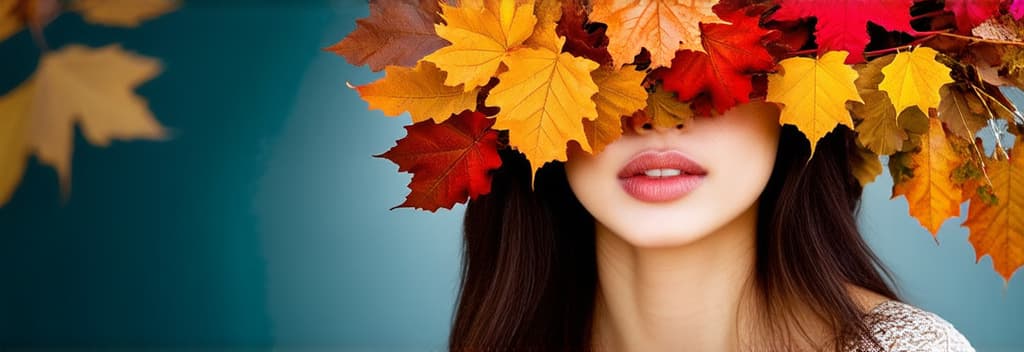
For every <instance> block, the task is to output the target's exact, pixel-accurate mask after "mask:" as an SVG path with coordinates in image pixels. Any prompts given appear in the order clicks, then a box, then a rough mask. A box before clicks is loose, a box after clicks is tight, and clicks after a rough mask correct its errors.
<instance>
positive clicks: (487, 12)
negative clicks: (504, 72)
mask: <svg viewBox="0 0 1024 352" xmlns="http://www.w3.org/2000/svg"><path fill="white" fill-rule="evenodd" d="M484 5H486V6H484V7H476V6H466V7H453V6H448V5H446V4H441V11H442V15H441V17H443V18H444V20H445V22H446V24H438V25H435V26H434V29H435V30H436V31H437V34H438V35H439V36H441V38H444V39H445V40H447V41H449V42H451V45H449V46H446V47H443V48H441V49H438V50H437V51H435V52H433V53H431V54H430V55H427V56H426V57H424V58H423V60H425V61H429V62H432V63H434V64H435V65H437V67H438V68H440V69H441V70H443V71H445V72H447V73H448V77H447V78H445V82H444V83H445V84H446V85H449V86H457V85H459V84H464V85H465V86H463V89H465V90H467V91H468V90H472V89H474V88H476V87H479V86H482V85H485V84H487V81H489V80H490V79H491V77H493V76H494V74H495V72H497V71H498V67H499V66H500V65H501V63H502V62H505V60H507V58H508V57H509V55H510V51H512V50H513V49H515V48H516V47H518V46H519V45H521V44H523V42H524V41H526V39H527V38H529V37H530V35H531V34H533V29H534V26H535V25H536V24H537V17H536V16H534V15H533V3H532V2H531V3H526V4H522V5H517V4H516V3H515V1H514V0H486V1H485V2H484Z"/></svg>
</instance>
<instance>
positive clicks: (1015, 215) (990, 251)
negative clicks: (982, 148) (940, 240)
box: [961, 146, 1024, 281]
mask: <svg viewBox="0 0 1024 352" xmlns="http://www.w3.org/2000/svg"><path fill="white" fill-rule="evenodd" d="M1014 149H1017V147H1016V146H1015V147H1014ZM1017 151H1018V150H1013V151H1011V152H1017ZM1019 154H1020V153H1010V160H1006V159H1002V158H1001V159H1000V160H987V161H986V162H985V169H986V173H987V174H988V177H989V179H990V180H991V181H992V184H991V188H989V189H987V191H985V190H983V189H979V190H981V192H978V193H976V194H974V196H973V197H972V198H971V202H970V206H969V207H968V209H967V220H966V221H964V223H963V224H962V225H961V226H964V227H967V228H968V229H970V236H969V237H968V241H970V242H971V245H972V246H974V253H975V257H976V260H981V257H983V256H985V255H989V256H991V257H992V265H993V266H994V267H995V270H996V272H998V273H999V274H1000V275H1002V277H1003V279H1005V280H1007V281H1009V280H1010V277H1011V276H1012V275H1013V273H1014V271H1016V270H1017V269H1018V268H1020V267H1021V265H1024V154H1020V155H1019ZM985 192H991V193H994V194H995V200H996V201H995V203H994V204H993V203H991V202H990V201H989V200H988V199H986V196H991V194H985Z"/></svg>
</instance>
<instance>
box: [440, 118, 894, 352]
mask: <svg viewBox="0 0 1024 352" xmlns="http://www.w3.org/2000/svg"><path fill="white" fill-rule="evenodd" d="M854 143H855V142H854V139H853V133H852V131H850V130H848V129H846V128H843V127H840V128H839V129H837V130H835V131H833V132H832V133H830V134H829V135H827V136H826V137H824V138H823V139H822V140H821V141H820V142H819V144H818V146H817V148H816V151H815V154H814V157H813V158H810V159H809V160H808V158H809V157H810V148H809V146H808V144H807V141H806V139H805V138H804V137H803V135H801V134H800V133H799V132H798V131H797V130H796V129H794V128H792V127H791V126H785V127H783V129H782V133H781V136H780V140H779V146H778V156H777V157H776V162H775V165H774V169H773V171H772V175H771V177H770V179H769V181H768V184H767V186H766V188H765V190H764V192H763V193H762V195H761V198H760V200H759V202H760V203H759V208H758V219H757V239H756V254H755V255H756V260H755V268H754V275H753V284H754V288H755V292H756V293H757V295H758V296H757V297H756V298H757V299H758V301H759V302H761V304H762V305H763V309H762V314H764V316H762V317H761V319H759V320H761V321H763V324H765V326H764V330H765V331H766V332H767V333H766V335H768V336H774V337H775V338H773V339H772V341H768V342H766V343H765V346H758V347H757V348H758V349H767V350H790V349H794V348H795V346H797V341H799V340H798V339H800V338H803V339H809V337H808V334H806V333H805V330H804V326H803V325H802V324H801V321H800V320H799V319H798V318H797V313H796V310H795V309H794V308H795V307H798V306H800V307H806V308H804V309H810V311H811V312H813V313H814V315H815V316H817V318H819V319H820V321H821V322H823V323H824V324H825V325H826V326H827V327H828V328H829V329H830V332H831V333H832V335H833V339H832V341H829V343H828V345H829V346H831V348H832V349H834V350H836V351H839V350H841V349H842V348H843V347H844V346H847V345H848V344H850V343H852V342H853V341H854V340H855V339H857V338H859V337H862V336H870V335H869V334H867V327H866V326H864V323H863V321H862V317H863V314H864V313H865V312H864V311H863V310H862V309H860V307H859V305H858V304H857V303H856V302H855V301H854V300H853V299H852V297H851V296H850V294H849V292H848V291H847V285H848V284H853V285H857V286H860V287H863V288H866V289H868V290H871V291H874V292H876V293H878V294H881V295H882V296H885V297H887V298H889V299H893V300H895V299H897V297H896V294H895V293H894V291H893V290H892V288H890V286H889V284H888V283H887V281H886V280H885V278H887V277H890V276H891V275H889V273H888V272H887V271H886V270H885V269H884V267H883V266H882V265H881V263H880V261H879V260H878V258H877V257H876V256H875V255H874V253H872V251H871V249H870V248H869V247H868V246H867V245H866V244H865V242H864V240H863V239H862V237H861V234H860V232H859V230H858V229H857V224H856V213H857V209H858V207H859V203H860V198H861V193H862V188H861V186H860V184H859V183H858V181H857V179H856V178H855V177H854V176H853V173H852V166H851V165H852V162H853V161H854V160H855V158H856V157H857V156H856V154H855V153H856V149H855V148H856V145H855V144H854ZM501 156H502V160H503V162H504V164H503V166H502V167H501V168H500V169H499V170H497V171H496V172H495V173H494V175H493V176H494V179H493V183H492V185H493V186H492V190H491V192H490V193H489V194H488V195H486V196H481V197H478V198H477V199H476V200H473V201H471V202H469V204H468V206H467V207H466V213H465V219H464V222H463V226H464V229H463V230H464V235H465V238H464V248H463V250H464V253H463V258H462V281H461V289H460V293H459V298H458V302H457V308H456V311H455V317H454V322H453V326H452V330H451V334H450V336H449V349H450V350H451V351H496V350H500V351H508V350H515V351H530V350H535V351H588V350H590V348H591V347H590V343H591V341H590V340H591V322H592V319H593V308H594V301H595V294H596V290H597V287H598V281H597V280H598V278H597V261H596V254H595V232H594V219H593V217H592V216H591V215H590V214H589V213H588V212H587V211H586V210H585V209H584V208H583V206H582V205H581V204H580V203H579V201H578V200H577V199H576V197H575V195H573V193H572V190H571V189H570V188H569V184H568V181H567V179H566V175H565V168H564V164H561V163H552V164H549V165H547V166H545V167H544V168H542V169H541V170H540V171H539V172H538V174H537V176H536V182H535V184H534V188H533V189H531V184H530V167H529V164H528V163H527V161H526V159H525V158H524V157H523V156H522V155H521V154H519V153H518V152H515V151H502V152H501ZM806 341H807V342H810V341H809V340H806Z"/></svg>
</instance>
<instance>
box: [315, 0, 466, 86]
mask: <svg viewBox="0 0 1024 352" xmlns="http://www.w3.org/2000/svg"><path fill="white" fill-rule="evenodd" d="M440 10H441V7H440V5H439V3H438V1H437V0H374V1H370V17H367V18H363V19H359V20H357V21H356V24H357V25H358V26H357V27H356V29H355V30H354V31H352V33H349V34H348V35H347V36H345V38H344V39H342V40H341V41H340V42H338V43H336V44H334V45H332V46H330V47H328V48H326V49H325V50H328V51H332V52H334V53H336V54H338V55H341V56H342V57H344V58H345V60H346V61H348V62H349V63H350V64H352V65H356V66H362V65H365V64H369V65H370V69H371V70H373V71H380V70H382V69H384V67H385V66H387V65H399V66H407V67H412V66H416V61H419V60H420V59H422V58H423V57H424V56H426V55H427V54H429V53H431V52H433V51H434V50H437V49H438V48H441V47H443V46H445V45H447V44H448V42H447V41H445V40H444V39H442V38H441V37H439V36H437V34H436V33H435V32H434V23H436V22H440V21H441V15H440V14H438V12H439V11H440Z"/></svg>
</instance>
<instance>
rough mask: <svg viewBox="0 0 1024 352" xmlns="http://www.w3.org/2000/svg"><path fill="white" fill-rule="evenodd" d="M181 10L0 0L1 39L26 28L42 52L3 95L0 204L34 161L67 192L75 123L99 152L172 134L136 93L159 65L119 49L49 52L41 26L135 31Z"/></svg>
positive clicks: (107, 0) (150, 4)
mask: <svg viewBox="0 0 1024 352" xmlns="http://www.w3.org/2000/svg"><path fill="white" fill-rule="evenodd" d="M177 6H178V5H177V2H176V1H175V0H132V1H122V0H71V1H59V0H0V41H4V40H7V39H8V38H10V37H11V36H13V35H14V34H17V33H18V32H20V31H22V30H26V29H27V30H29V31H31V32H32V36H33V39H34V40H35V41H36V44H37V46H38V47H39V49H40V50H41V51H42V54H41V55H40V58H39V65H38V67H37V69H36V71H35V72H34V73H33V74H32V75H31V76H30V77H29V78H28V79H26V80H25V81H24V82H22V83H21V84H20V85H18V86H17V87H15V88H14V89H11V90H10V91H8V92H6V93H5V94H4V95H2V96H0V206H3V205H4V204H5V203H7V202H8V201H9V200H10V198H11V196H12V194H13V193H14V190H15V189H16V188H17V187H18V184H20V183H21V179H22V175H23V174H24V172H25V165H26V164H27V163H28V160H29V158H30V157H31V156H33V155H34V156H35V157H36V158H37V159H38V160H39V161H40V162H41V163H43V164H45V165H49V166H51V167H53V168H54V169H56V171H57V174H58V177H59V178H60V182H61V186H62V189H63V190H64V193H65V194H67V192H68V191H69V190H70V185H71V154H72V152H73V150H72V149H73V143H74V128H75V125H76V124H77V125H78V126H79V128H81V130H82V133H83V135H84V136H85V139H86V140H87V141H88V142H89V143H90V144H92V145H96V146H106V145H108V144H110V142H111V141H112V140H127V139H161V138H164V135H165V133H166V132H165V131H164V128H163V127H162V126H161V125H160V123H159V122H157V120H156V118H155V117H154V116H153V114H152V112H150V111H149V107H148V106H147V103H146V101H145V99H143V98H142V97H140V96H138V95H136V94H135V93H134V90H135V88H136V87H137V86H139V85H141V84H142V83H145V82H146V81H148V80H150V79H152V78H153V77H156V76H157V75H158V74H159V73H160V70H161V66H160V63H159V61H157V60H156V59H153V58H149V57H145V56H139V55H135V54H132V53H130V52H127V51H125V50H124V49H122V48H121V47H120V46H119V45H117V44H111V45H108V46H104V47H102V48H91V47H87V46H83V45H78V44H68V45H65V46H63V47H61V48H59V49H56V50H51V49H50V48H49V46H48V44H47V42H46V40H45V37H44V36H43V28H44V27H45V26H46V25H47V24H48V23H49V22H50V21H52V20H53V19H54V18H56V17H57V16H60V15H61V14H63V13H67V12H74V13H78V14H79V15H81V16H82V18H83V19H84V20H85V21H86V22H88V23H90V24H96V25H103V26H115V27H136V26H138V25H139V24H140V23H141V22H142V21H145V20H148V19H151V18H154V17H157V16H160V15H162V14H164V13H167V12H169V11H172V10H174V9H175V8H176V7H177Z"/></svg>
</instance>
